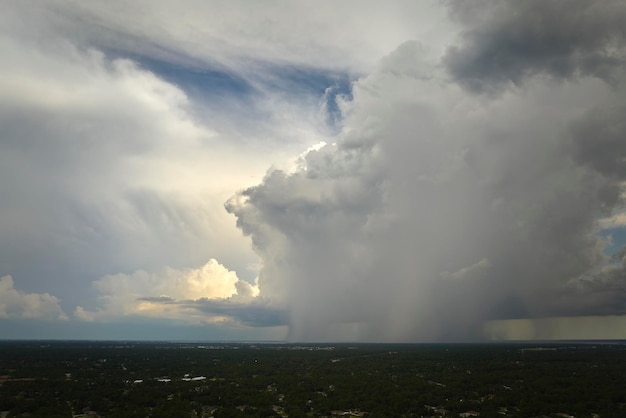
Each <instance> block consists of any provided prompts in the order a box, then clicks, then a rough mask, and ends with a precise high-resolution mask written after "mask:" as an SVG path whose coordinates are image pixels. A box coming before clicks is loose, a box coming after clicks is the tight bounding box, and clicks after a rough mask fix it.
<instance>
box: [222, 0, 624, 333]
mask: <svg viewBox="0 0 626 418" xmlns="http://www.w3.org/2000/svg"><path fill="white" fill-rule="evenodd" d="M503 7H504V6H503ZM496 13H498V10H496ZM498 17H499V15H498V14H497V15H496V17H495V19H496V21H495V22H491V21H488V22H487V23H488V25H487V27H488V28H489V27H491V26H490V25H493V27H497V28H500V27H501V26H500V25H499V21H497V18H498ZM546 30H547V29H546ZM481 39H482V38H481ZM593 45H596V44H593ZM505 49H506V50H510V48H508V49H507V48H505ZM446 59H448V58H444V63H445V62H446ZM524 61H526V58H524ZM438 64H439V58H438V57H437V55H436V54H432V53H429V51H428V48H426V47H424V46H423V45H421V44H419V43H415V42H409V43H405V44H403V45H402V46H401V47H400V48H398V50H396V51H395V52H394V53H392V54H391V55H390V56H388V57H386V58H385V59H383V60H382V61H381V64H380V66H379V68H378V69H377V70H376V71H374V72H373V73H372V74H370V75H369V76H367V77H364V78H362V79H360V80H358V81H357V82H356V83H354V85H353V89H352V95H353V100H352V101H351V102H349V103H346V104H345V107H344V109H343V110H344V126H343V131H342V133H341V134H340V135H339V137H338V139H337V141H336V142H335V143H334V144H328V145H326V146H324V147H321V148H319V149H316V150H311V151H310V152H309V153H308V154H307V155H306V156H304V157H303V159H302V161H301V162H300V164H299V167H298V168H297V169H296V170H295V171H294V172H291V173H286V172H281V171H274V172H270V173H269V174H268V175H267V176H266V178H265V179H264V181H263V183H261V184H260V185H258V186H256V187H252V188H249V189H246V190H244V191H243V192H241V193H239V194H237V195H236V196H234V197H233V198H232V199H231V200H230V201H229V202H228V203H227V205H226V207H227V210H229V211H230V212H231V213H233V214H235V215H236V216H237V218H238V226H239V227H240V228H241V229H242V231H243V232H244V233H245V234H247V235H249V236H250V237H251V238H252V242H253V245H254V248H255V251H256V252H257V254H259V256H260V257H261V260H262V269H261V271H260V273H259V288H260V291H261V295H268V296H270V297H272V298H276V300H278V301H280V302H281V303H284V304H286V305H287V306H288V309H289V312H290V316H289V323H290V338H293V339H295V340H300V339H312V340H326V339H335V338H337V335H338V332H339V331H341V332H342V333H343V334H342V335H341V336H342V337H343V339H356V340H376V341H385V340H392V341H398V340H401V341H415V340H426V341H430V340H471V339H476V338H482V337H483V336H484V334H483V332H484V329H483V326H482V324H483V322H484V321H485V320H494V319H503V318H510V317H512V316H513V317H541V316H545V315H554V314H557V313H558V314H560V315H577V314H582V313H584V314H589V313H592V312H596V313H599V312H602V313H608V312H609V311H610V312H611V313H616V312H618V311H619V309H618V310H615V309H612V310H609V311H607V310H604V308H603V304H604V303H605V301H606V300H607V299H606V297H601V296H598V297H594V298H591V300H590V301H589V302H588V303H587V305H588V306H587V307H586V308H583V306H582V305H581V298H580V297H578V296H576V292H574V290H573V286H574V285H573V283H574V282H575V281H576V280H577V279H579V278H580V277H583V276H584V275H586V274H589V273H590V272H592V271H597V269H598V268H600V267H601V266H603V265H606V264H607V263H609V262H610V260H609V259H608V258H607V257H606V256H605V255H604V254H603V246H604V241H603V240H602V239H601V238H599V237H598V235H597V231H598V229H597V228H598V224H597V221H598V219H600V218H603V217H605V216H607V215H608V214H610V213H611V212H612V211H613V210H616V209H619V208H620V206H619V205H620V199H619V196H620V194H621V193H622V190H623V185H622V183H621V174H616V173H618V172H619V169H617V168H616V169H610V170H608V169H607V167H604V166H602V164H600V163H596V159H598V160H601V159H603V158H611V157H610V151H609V150H610V149H614V150H616V151H617V154H616V156H615V157H614V158H615V160H616V164H618V163H617V161H618V160H619V158H620V157H619V155H621V153H620V151H621V149H618V148H619V145H618V144H617V142H616V140H615V139H614V138H618V137H620V135H622V136H623V129H622V127H621V126H622V124H621V123H620V122H619V121H618V120H617V119H615V118H612V117H610V115H612V114H613V113H608V115H609V116H606V115H607V114H606V113H605V112H604V111H603V110H600V111H596V109H606V108H607V106H610V103H612V102H617V101H619V97H623V91H622V90H621V89H619V90H617V91H615V92H611V90H612V88H610V87H607V84H605V82H604V81H602V80H600V79H598V78H594V77H582V78H580V79H577V80H572V79H570V78H569V74H561V77H562V78H563V77H564V79H561V80H553V79H546V78H543V77H535V78H528V79H527V80H526V83H525V86H524V88H523V90H520V91H505V92H503V93H501V95H500V96H499V97H498V98H497V99H495V100H485V98H484V97H482V96H480V95H474V94H472V93H471V92H469V93H468V92H467V90H466V89H465V88H466V87H467V85H466V84H465V79H464V78H459V80H458V82H450V81H449V77H448V73H447V72H446V68H441V67H439V66H438ZM528 77H530V75H529V76H528ZM555 77H557V74H556V73H555ZM485 80H486V81H493V82H495V83H498V82H499V80H500V75H499V74H490V73H488V74H487V75H486V79H485ZM596 115H600V116H596ZM598 117H600V118H601V120H604V121H606V123H605V124H602V123H601V122H599V123H598V124H597V125H594V124H593V123H589V122H587V120H588V119H589V118H591V119H592V120H593V121H596V120H597V118H598ZM602 118H603V119H602ZM581 126H583V127H587V126H591V128H589V129H591V130H593V126H601V127H602V129H600V130H599V133H600V137H599V138H598V139H597V140H595V142H593V141H594V137H593V136H591V135H585V134H581V132H584V129H583V128H581ZM613 129H614V131H613ZM603 132H606V134H604V133H603ZM604 138H606V139H604ZM581 141H582V142H581ZM581 143H582V144H584V145H581ZM592 143H593V144H595V146H597V149H596V151H597V153H595V154H594V155H592V154H591V153H589V152H586V151H580V149H581V147H584V146H592V145H591V144H592ZM618 271H621V270H619V269H618ZM450 272H453V273H450ZM620 274H621V273H620ZM602 275H603V276H604V275H606V273H603V274H602ZM453 278H455V279H456V280H450V279H453ZM621 280H622V279H621V278H618V279H616V282H620V283H621ZM593 282H594V285H595V286H598V289H599V291H598V292H594V293H596V294H598V295H600V294H601V293H602V292H606V293H607V294H610V298H611V300H612V301H613V302H615V303H614V305H615V306H617V305H618V304H619V302H620V301H622V300H624V299H623V297H622V296H621V294H620V292H615V291H614V289H612V287H611V286H609V285H607V284H606V283H602V280H600V279H599V278H596V279H594V281H593ZM582 294H585V292H583V293H582ZM616 304H617V305H616ZM513 307H515V309H513ZM621 313H624V311H623V310H622V311H621Z"/></svg>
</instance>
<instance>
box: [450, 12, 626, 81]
mask: <svg viewBox="0 0 626 418" xmlns="http://www.w3.org/2000/svg"><path fill="white" fill-rule="evenodd" d="M448 4H449V6H450V14H451V16H452V18H453V19H454V20H456V21H457V22H459V23H460V24H461V25H462V31H461V43H460V45H459V46H452V47H450V48H449V49H448V52H447V53H446V55H445V57H444V60H443V62H444V64H445V65H446V67H447V69H448V70H449V72H450V74H451V75H452V77H454V78H455V79H456V80H457V81H459V82H460V83H461V84H462V85H463V86H464V87H466V88H468V89H470V90H471V91H493V90H494V89H498V88H500V87H507V86H510V85H520V84H521V83H523V82H525V81H526V80H527V79H529V78H531V77H533V76H534V75H537V74H545V75H548V76H551V77H554V78H555V79H567V78H572V77H574V76H587V75H592V76H596V77H599V78H602V79H604V80H607V81H613V80H614V79H615V77H616V76H617V74H618V73H619V72H621V71H622V69H623V67H624V64H625V63H626V61H625V60H626V49H625V47H624V41H625V40H626V29H624V28H625V27H626V25H625V23H626V10H625V9H624V7H623V4H622V2H621V1H620V0H611V1H603V2H588V1H584V0H576V1H560V0H559V1H550V2H545V1H541V0H523V1H492V0H482V1H477V2H463V1H456V0H454V1H450V2H448Z"/></svg>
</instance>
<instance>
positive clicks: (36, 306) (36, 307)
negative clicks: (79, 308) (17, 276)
mask: <svg viewBox="0 0 626 418" xmlns="http://www.w3.org/2000/svg"><path fill="white" fill-rule="evenodd" d="M0 318H4V319H9V318H11V319H15V318H19V319H43V320H48V321H59V320H67V319H68V318H67V315H65V313H63V311H62V310H61V307H60V306H59V299H58V298H56V297H55V296H52V295H50V294H48V293H26V292H23V291H21V290H17V289H16V288H15V287H14V285H13V278H12V277H11V276H4V277H1V278H0Z"/></svg>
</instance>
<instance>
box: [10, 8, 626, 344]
mask: <svg viewBox="0 0 626 418" xmlns="http://www.w3.org/2000/svg"><path fill="white" fill-rule="evenodd" d="M622 3H623V2H622V1H620V0H611V1H603V2H587V1H558V0H555V1H549V2H546V1H539V0H537V1H534V0H523V1H496V0H493V1H492V0H480V1H476V2H462V1H452V0H451V1H445V2H436V1H433V2H420V3H419V4H417V2H402V1H398V2H393V4H391V5H387V4H385V6H384V7H383V6H382V4H378V3H372V4H369V5H366V4H364V3H363V2H341V3H340V4H335V3H333V2H321V3H320V2H315V3H313V2H309V3H307V2H293V3H291V2H290V3H288V4H280V3H276V2H267V3H262V4H260V3H258V2H245V1H239V2H234V3H233V2H217V1H216V2H193V1H189V2H186V3H184V4H181V5H179V4H177V6H176V8H175V10H174V9H172V6H168V4H169V3H167V2H163V3H161V2H154V1H150V2H134V3H132V5H130V4H128V3H126V2H90V3H84V2H74V1H69V0H68V1H61V0H59V1H52V2H43V1H42V2H33V3H31V4H29V5H25V4H24V3H23V2H19V1H8V2H7V3H6V7H5V9H6V13H3V16H2V17H0V35H2V36H0V52H1V53H2V55H3V60H2V62H1V63H0V179H1V180H0V195H1V197H2V198H1V199H0V277H2V278H1V279H0V319H2V320H4V323H3V324H0V332H2V334H0V337H5V338H6V337H9V338H11V337H15V336H19V337H28V338H37V337H40V335H38V330H39V329H40V328H39V326H38V325H37V324H38V323H39V322H37V321H48V322H47V324H48V325H47V326H48V327H52V328H54V327H55V326H56V327H57V329H58V330H59V332H62V337H63V338H79V337H85V336H87V337H88V338H98V336H97V335H96V333H97V332H98V330H101V331H102V332H103V333H105V334H101V335H100V337H104V338H123V337H124V336H126V335H128V329H132V327H142V326H145V325H146V324H150V326H151V327H154V328H150V329H153V330H154V331H153V333H152V334H150V335H149V336H146V337H148V338H178V337H179V336H180V335H181V334H177V333H171V332H172V331H171V329H172V326H176V327H188V329H189V330H191V331H190V333H188V334H185V337H186V338H194V337H193V335H194V334H193V332H198V338H238V339H241V338H243V339H246V338H248V339H252V338H254V339H259V338H261V339H263V338H268V339H275V338H289V339H291V340H298V341H300V340H316V341H319V340H360V341H447V340H455V341H456V340H479V339H483V338H537V337H540V338H552V337H559V338H563V336H564V335H568V334H564V331H563V329H560V330H559V329H557V328H558V327H559V326H563V327H565V326H567V327H569V328H572V325H571V324H572V322H571V321H570V322H567V321H565V320H562V319H558V320H557V319H555V318H568V317H569V318H575V317H587V319H585V321H586V322H585V324H587V325H586V326H588V327H597V326H600V327H601V326H602V325H601V324H602V321H603V319H602V318H610V323H611V329H617V328H618V327H617V326H616V325H615V324H617V323H618V322H616V321H619V318H623V316H624V315H625V314H626V312H625V310H626V271H625V268H626V258H624V255H625V253H626V251H624V250H623V249H622V247H623V245H624V226H625V225H626V218H625V215H624V212H625V208H624V207H623V194H624V181H626V118H624V115H625V114H626V108H625V107H626V106H625V105H624V103H626V91H625V88H626V85H625V81H626V77H625V76H626V72H625V64H626V30H625V29H624V28H626V6H625V5H623V4H622ZM25 22H28V25H26V24H25ZM538 318H552V319H550V320H545V321H544V323H543V325H545V327H544V328H542V329H539V326H538V325H537V328H536V329H535V328H532V326H531V328H532V329H531V330H530V331H528V326H529V325H528V323H529V322H526V323H524V325H523V327H522V326H521V325H520V324H522V322H520V321H539V319H538ZM589 318H594V319H589ZM20 321H24V322H20ZM85 323H89V324H91V325H90V326H93V327H94V328H93V329H94V334H93V335H92V334H89V333H85V331H84V325H83V324H85ZM24 324H30V325H28V326H32V332H31V333H30V334H29V333H28V332H27V331H24ZM159 324H161V325H159ZM546 324H548V325H546ZM563 324H565V325H563ZM589 324H595V325H589ZM98 327H100V328H98ZM116 327H117V328H116ZM129 327H130V328H129ZM159 327H160V328H159ZM516 327H517V328H516ZM524 327H525V328H524ZM116 329H117V331H116ZM521 329H522V331H520V330H521ZM18 330H19V332H18ZM72 330H74V331H72ZM203 330H204V331H203ZM206 330H212V331H210V332H208V333H207V331H206ZM59 335H61V334H59ZM131 335H132V333H131ZM590 335H591V334H590ZM593 335H597V334H593ZM143 336H144V335H143V334H142V337H143ZM190 336H191V337H190ZM581 336H583V337H584V335H581Z"/></svg>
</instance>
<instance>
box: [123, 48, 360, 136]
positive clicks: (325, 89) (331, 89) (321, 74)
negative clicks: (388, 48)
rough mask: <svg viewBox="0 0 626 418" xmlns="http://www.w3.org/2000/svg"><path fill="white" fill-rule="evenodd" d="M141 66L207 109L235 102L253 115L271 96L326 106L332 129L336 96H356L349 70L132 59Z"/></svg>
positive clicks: (335, 125)
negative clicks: (261, 101)
mask: <svg viewBox="0 0 626 418" xmlns="http://www.w3.org/2000/svg"><path fill="white" fill-rule="evenodd" d="M129 58H131V59H133V60H135V61H136V62H138V63H139V64H140V65H141V66H142V67H143V68H145V69H146V70H148V71H151V72H153V73H154V74H156V75H157V76H159V77H161V78H162V79H164V80H165V81H167V82H169V83H172V84H174V85H176V86H178V87H179V88H180V89H182V90H183V91H184V92H185V93H186V94H187V95H188V96H189V97H190V98H191V99H192V100H193V101H195V102H199V103H202V104H204V105H218V106H225V107H226V108H228V105H229V104H231V103H235V104H236V106H237V107H238V108H239V109H240V110H241V108H245V109H247V112H248V114H249V115H250V116H252V115H253V114H256V113H258V112H260V113H263V112H262V111H261V109H256V108H255V103H256V99H262V98H263V97H264V96H267V95H272V96H279V97H283V98H284V99H285V101H287V102H292V103H295V104H299V105H304V106H315V107H317V106H322V107H323V108H324V109H325V112H326V114H325V123H326V124H327V126H328V128H329V129H330V130H331V131H335V130H337V129H338V126H339V125H340V124H341V119H342V115H341V110H340V108H339V105H338V102H337V98H338V97H340V96H341V97H344V98H346V99H348V100H350V99H351V97H352V81H353V80H354V77H352V76H351V75H350V74H348V73H346V72H339V71H326V70H319V69H314V68H308V67H297V66H291V65H278V64H267V63H264V64H259V65H258V67H257V71H253V72H252V71H251V72H250V73H246V72H245V71H246V70H245V69H244V70H243V72H241V73H237V72H234V71H231V70H229V69H226V68H222V67H220V66H219V65H215V66H209V65H206V64H205V65H204V66H201V65H196V64H194V65H192V66H186V65H182V64H178V63H172V62H167V61H162V60H158V59H154V58H146V57H129Z"/></svg>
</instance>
